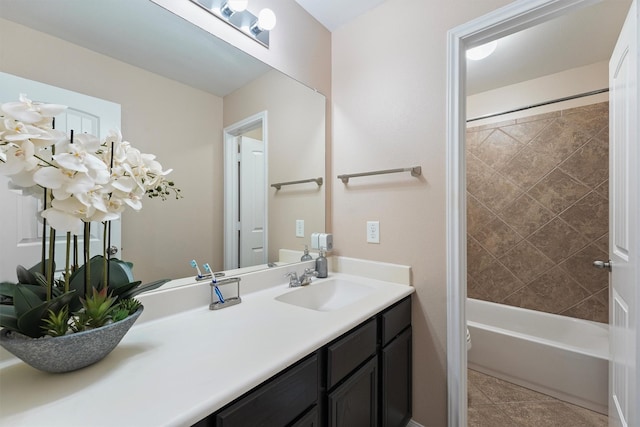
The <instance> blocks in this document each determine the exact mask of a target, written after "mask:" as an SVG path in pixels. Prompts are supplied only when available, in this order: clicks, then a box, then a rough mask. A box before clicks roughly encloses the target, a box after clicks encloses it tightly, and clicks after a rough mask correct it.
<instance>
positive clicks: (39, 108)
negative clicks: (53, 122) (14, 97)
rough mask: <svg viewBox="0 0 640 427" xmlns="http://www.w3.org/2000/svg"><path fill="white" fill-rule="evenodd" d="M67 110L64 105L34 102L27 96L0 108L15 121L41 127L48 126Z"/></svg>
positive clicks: (21, 95)
mask: <svg viewBox="0 0 640 427" xmlns="http://www.w3.org/2000/svg"><path fill="white" fill-rule="evenodd" d="M66 108H67V107H66V106H64V105H58V104H43V103H38V102H33V101H31V100H30V99H29V98H27V96H26V95H25V94H20V101H17V102H7V103H4V104H2V105H1V106H0V110H2V111H3V112H4V113H6V114H7V115H9V116H11V117H13V118H14V119H15V120H18V121H21V122H24V123H28V124H38V125H39V126H41V127H44V126H46V122H50V119H51V118H52V117H54V116H56V115H58V114H60V113H61V112H63V111H64V110H66Z"/></svg>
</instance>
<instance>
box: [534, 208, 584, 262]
mask: <svg viewBox="0 0 640 427" xmlns="http://www.w3.org/2000/svg"><path fill="white" fill-rule="evenodd" d="M529 241H530V242H531V243H532V244H533V245H534V246H535V247H536V248H537V249H538V250H539V251H540V252H542V253H543V254H545V255H546V256H547V257H549V258H550V259H552V260H553V261H554V262H560V261H562V260H564V259H566V258H568V257H570V256H571V255H572V254H574V253H575V252H577V251H578V250H580V249H582V248H584V247H585V246H586V245H587V244H588V243H589V241H588V240H587V238H586V237H584V236H583V235H581V234H580V233H578V232H577V231H576V230H574V229H573V228H571V227H570V226H569V224H567V223H566V222H564V221H563V220H562V219H560V218H555V219H553V220H552V221H551V222H549V223H548V224H547V225H545V226H544V227H542V228H541V229H540V230H538V231H537V232H535V233H534V234H533V235H532V236H531V237H530V238H529Z"/></svg>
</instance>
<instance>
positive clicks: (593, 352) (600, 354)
mask: <svg viewBox="0 0 640 427" xmlns="http://www.w3.org/2000/svg"><path fill="white" fill-rule="evenodd" d="M467 326H469V327H471V328H478V329H484V330H487V331H491V332H495V333H499V334H503V335H509V336H513V337H516V338H520V339H524V340H527V341H532V342H535V343H537V344H544V345H548V346H551V347H555V348H558V349H567V350H571V351H573V352H575V353H579V354H581V355H583V356H590V357H595V358H598V359H602V360H607V361H608V360H609V351H608V346H607V348H605V349H601V348H598V349H591V348H590V349H585V348H582V347H577V346H573V345H569V344H564V343H563V344H562V345H560V344H558V342H557V341H554V340H550V339H546V338H540V337H536V336H533V335H530V334H525V333H522V332H517V331H512V330H509V329H503V328H499V327H497V326H493V325H486V324H484V323H478V322H474V321H471V320H467ZM471 345H473V333H471Z"/></svg>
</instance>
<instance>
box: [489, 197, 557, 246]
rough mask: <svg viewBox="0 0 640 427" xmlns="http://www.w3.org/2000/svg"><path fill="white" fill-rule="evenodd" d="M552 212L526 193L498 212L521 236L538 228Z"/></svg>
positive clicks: (552, 215)
mask: <svg viewBox="0 0 640 427" xmlns="http://www.w3.org/2000/svg"><path fill="white" fill-rule="evenodd" d="M553 217H554V214H553V213H552V212H551V211H549V210H548V209H546V208H545V207H544V206H542V205H541V204H539V203H538V202H536V201H535V200H534V199H532V198H531V197H529V196H527V195H526V194H524V195H522V196H521V197H519V198H518V199H516V200H515V201H514V202H513V203H511V204H510V205H508V206H507V207H506V208H504V209H503V210H502V212H500V218H501V219H502V220H503V221H504V222H506V223H507V224H508V225H509V226H510V227H511V228H513V229H514V230H516V231H517V232H518V234H520V235H521V236H522V237H527V236H529V235H530V234H531V233H533V232H535V231H536V230H539V229H540V228H541V227H542V226H543V225H545V224H546V223H547V222H549V221H550V220H551V219H553Z"/></svg>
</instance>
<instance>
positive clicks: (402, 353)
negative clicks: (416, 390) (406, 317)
mask: <svg viewBox="0 0 640 427" xmlns="http://www.w3.org/2000/svg"><path fill="white" fill-rule="evenodd" d="M380 366H381V367H380V369H381V370H382V383H381V385H380V389H381V390H382V392H381V393H380V395H381V398H380V406H381V409H382V410H381V414H382V415H381V418H382V423H381V425H382V426H383V427H399V426H405V425H406V424H407V422H409V420H410V419H411V398H412V396H411V328H408V329H407V330H405V331H404V332H402V333H401V334H400V335H399V336H398V337H396V339H394V340H393V341H391V342H390V343H389V345H387V346H386V347H384V348H383V349H382V352H381V356H380Z"/></svg>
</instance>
